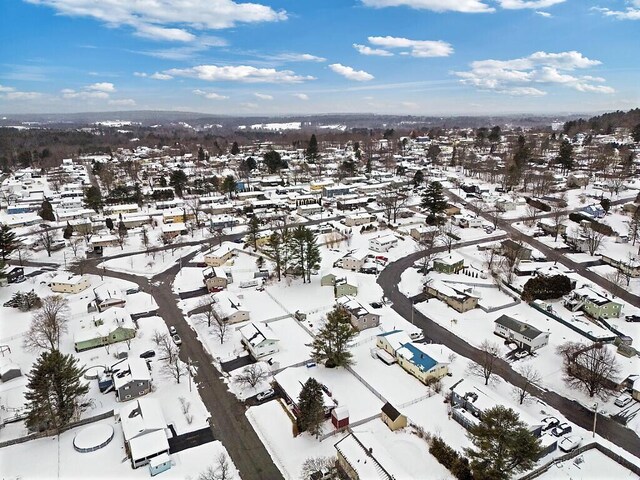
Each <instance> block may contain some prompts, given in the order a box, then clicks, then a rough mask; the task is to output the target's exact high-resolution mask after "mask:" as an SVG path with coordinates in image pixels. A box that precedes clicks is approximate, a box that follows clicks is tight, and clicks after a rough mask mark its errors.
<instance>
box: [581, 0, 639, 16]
mask: <svg viewBox="0 0 640 480" xmlns="http://www.w3.org/2000/svg"><path fill="white" fill-rule="evenodd" d="M629 3H630V4H631V5H632V6H630V7H627V8H626V9H625V10H611V9H609V8H604V7H592V8H591V10H595V11H598V12H601V13H602V14H603V15H604V16H605V17H613V18H616V19H618V20H640V1H638V0H634V1H631V2H629ZM634 7H635V8H634Z"/></svg>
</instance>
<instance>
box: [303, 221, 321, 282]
mask: <svg viewBox="0 0 640 480" xmlns="http://www.w3.org/2000/svg"><path fill="white" fill-rule="evenodd" d="M321 259H322V257H321V256H320V249H319V248H318V239H317V236H316V234H315V233H314V232H313V231H312V230H310V229H308V228H305V235H304V264H305V269H306V271H307V280H308V281H309V283H311V271H312V270H317V269H319V268H320V260H321Z"/></svg>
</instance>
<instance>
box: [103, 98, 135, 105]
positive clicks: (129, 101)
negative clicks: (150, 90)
mask: <svg viewBox="0 0 640 480" xmlns="http://www.w3.org/2000/svg"><path fill="white" fill-rule="evenodd" d="M135 104H136V101H135V100H134V99H133V98H121V99H118V100H109V105H115V106H118V107H133V106H135Z"/></svg>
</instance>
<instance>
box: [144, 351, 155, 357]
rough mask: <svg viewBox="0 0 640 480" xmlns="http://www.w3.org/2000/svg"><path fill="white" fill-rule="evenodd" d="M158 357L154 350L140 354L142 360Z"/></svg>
mask: <svg viewBox="0 0 640 480" xmlns="http://www.w3.org/2000/svg"><path fill="white" fill-rule="evenodd" d="M155 356H156V352H154V351H153V350H147V351H146V352H142V353H141V354H140V358H153V357H155Z"/></svg>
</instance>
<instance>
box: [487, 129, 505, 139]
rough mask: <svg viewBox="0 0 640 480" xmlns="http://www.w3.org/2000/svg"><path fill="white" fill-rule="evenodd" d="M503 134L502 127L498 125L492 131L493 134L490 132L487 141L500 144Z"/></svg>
mask: <svg viewBox="0 0 640 480" xmlns="http://www.w3.org/2000/svg"><path fill="white" fill-rule="evenodd" d="M501 133H502V131H501V129H500V126H498V125H496V126H495V127H493V128H492V129H491V132H489V135H488V136H487V140H489V141H490V142H491V143H498V142H499V141H500V135H501Z"/></svg>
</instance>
